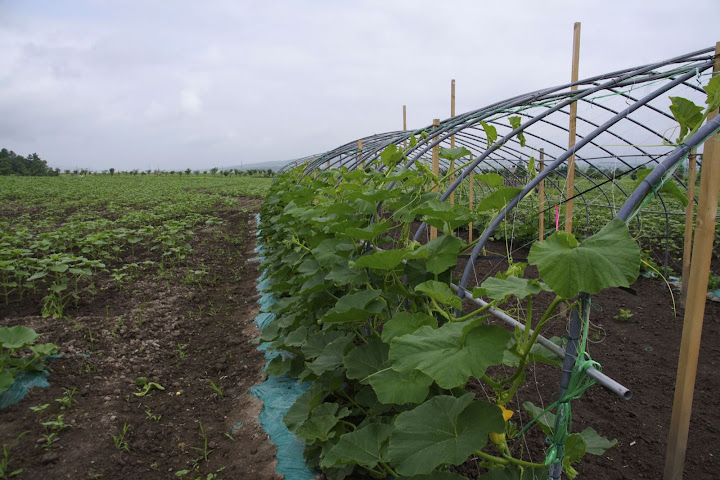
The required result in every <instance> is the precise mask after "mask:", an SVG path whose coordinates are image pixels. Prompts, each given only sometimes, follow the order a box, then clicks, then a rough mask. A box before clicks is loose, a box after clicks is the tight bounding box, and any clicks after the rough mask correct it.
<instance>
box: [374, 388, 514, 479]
mask: <svg viewBox="0 0 720 480" xmlns="http://www.w3.org/2000/svg"><path fill="white" fill-rule="evenodd" d="M504 431H505V422H504V420H503V418H502V413H501V411H500V409H499V408H497V407H496V406H495V405H493V404H491V403H488V402H477V401H473V394H472V393H467V394H465V395H463V396H462V397H460V398H455V397H451V396H447V395H438V396H435V397H432V398H431V399H430V400H428V401H427V402H425V403H423V404H422V405H420V406H418V407H415V408H414V409H413V410H410V411H407V412H403V413H401V414H400V415H398V417H397V419H396V420H395V430H394V431H393V432H392V434H391V436H390V447H389V449H388V454H389V457H390V460H391V461H392V462H393V464H395V465H396V469H397V472H398V473H399V474H401V475H408V476H409V475H419V474H427V473H430V472H431V471H432V470H433V469H435V468H437V467H438V466H440V465H444V464H452V465H460V464H461V463H463V462H464V461H465V460H466V459H467V457H468V456H469V455H471V454H472V453H473V452H475V451H477V450H479V449H481V448H482V447H484V446H485V445H486V444H487V437H488V433H489V432H496V433H501V432H504Z"/></svg>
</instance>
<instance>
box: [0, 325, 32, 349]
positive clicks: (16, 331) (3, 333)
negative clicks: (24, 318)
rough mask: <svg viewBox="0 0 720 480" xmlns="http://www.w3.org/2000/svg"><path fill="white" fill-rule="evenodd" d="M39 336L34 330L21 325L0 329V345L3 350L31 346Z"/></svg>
mask: <svg viewBox="0 0 720 480" xmlns="http://www.w3.org/2000/svg"><path fill="white" fill-rule="evenodd" d="M39 336H40V335H38V334H37V333H35V330H33V329H32V328H28V327H23V326H21V325H16V326H14V327H0V344H2V346H3V347H4V348H11V349H16V348H23V347H26V346H28V345H31V344H32V343H33V342H34V341H35V340H37V338H38V337H39Z"/></svg>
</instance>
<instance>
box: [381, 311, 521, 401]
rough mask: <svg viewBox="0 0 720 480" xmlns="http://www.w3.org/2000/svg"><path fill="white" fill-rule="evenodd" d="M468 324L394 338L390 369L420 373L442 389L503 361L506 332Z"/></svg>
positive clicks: (451, 325) (424, 328)
mask: <svg viewBox="0 0 720 480" xmlns="http://www.w3.org/2000/svg"><path fill="white" fill-rule="evenodd" d="M466 327H471V324H469V323H468V322H453V323H446V324H445V325H443V326H442V327H440V328H438V329H433V328H432V327H421V328H419V329H418V330H417V331H416V332H415V333H412V334H409V335H403V336H401V337H395V338H394V339H393V341H392V344H391V345H390V353H389V357H390V361H391V362H393V363H392V368H393V370H397V371H399V372H409V371H411V370H420V371H421V372H423V373H425V374H426V375H428V376H430V377H431V378H432V379H433V380H435V382H437V384H438V385H439V386H440V387H442V388H445V389H450V388H455V387H460V386H462V385H465V383H466V382H467V380H468V378H470V377H471V376H473V377H476V378H477V377H481V376H482V375H483V374H484V373H485V370H487V368H488V367H490V366H492V365H499V364H501V363H502V361H503V352H504V351H505V348H506V346H507V344H508V341H510V337H511V335H510V333H509V332H508V331H507V330H505V329H504V328H501V327H497V326H494V325H483V326H479V327H475V328H470V330H469V331H466V330H467V329H466Z"/></svg>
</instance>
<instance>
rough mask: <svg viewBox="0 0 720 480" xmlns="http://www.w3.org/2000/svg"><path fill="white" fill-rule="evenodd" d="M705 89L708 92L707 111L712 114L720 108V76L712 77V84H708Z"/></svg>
mask: <svg viewBox="0 0 720 480" xmlns="http://www.w3.org/2000/svg"><path fill="white" fill-rule="evenodd" d="M703 89H704V90H705V92H707V98H706V99H705V103H707V105H708V106H707V108H706V109H705V111H706V112H712V111H713V110H715V109H716V108H718V107H720V75H715V76H714V77H712V78H711V79H710V82H708V84H707V85H705V86H704V87H703Z"/></svg>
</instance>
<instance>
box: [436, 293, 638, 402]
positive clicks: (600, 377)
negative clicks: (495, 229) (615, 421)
mask: <svg viewBox="0 0 720 480" xmlns="http://www.w3.org/2000/svg"><path fill="white" fill-rule="evenodd" d="M450 288H452V289H453V290H454V291H455V293H459V292H460V291H461V290H462V292H463V295H464V294H465V293H466V290H465V289H464V288H460V287H458V286H457V285H455V284H454V283H451V284H450ZM464 298H465V299H466V300H469V301H471V302H473V303H474V304H475V305H477V306H479V307H484V306H486V305H487V302H485V301H483V300H482V299H480V298H472V296H465V297H464ZM488 311H489V312H490V313H492V314H493V315H494V316H495V317H497V318H499V319H500V320H502V321H503V322H505V323H507V324H508V325H510V326H511V327H513V328H514V327H518V328H520V330H525V325H523V324H522V323H520V322H518V321H517V320H515V319H514V318H512V317H511V316H510V315H508V314H506V313H505V312H502V311H500V310H497V309H496V308H493V307H490V308H488ZM530 333H531V334H532V330H530ZM537 341H538V343H539V344H540V345H542V346H543V347H545V348H547V349H548V350H550V351H551V352H553V353H554V354H555V355H557V356H558V357H560V358H561V359H563V360H564V359H565V351H564V350H563V349H562V348H560V347H558V346H557V345H555V344H554V343H553V342H551V341H550V340H548V339H547V338H545V337H543V336H542V335H538V338H537ZM585 375H587V376H588V377H590V378H592V379H593V380H595V381H596V382H597V383H598V384H599V385H602V386H603V387H605V388H607V389H608V390H610V391H611V392H612V393H614V394H615V395H617V396H618V397H621V398H623V399H625V400H630V398H632V392H631V391H630V390H629V389H628V388H627V387H625V386H623V385H621V384H620V383H618V382H616V381H615V380H613V379H612V378H610V377H608V376H607V375H605V374H604V373H602V372H601V371H600V370H597V369H596V368H595V367H590V368H588V369H587V371H586V372H585Z"/></svg>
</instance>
